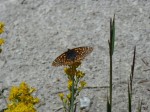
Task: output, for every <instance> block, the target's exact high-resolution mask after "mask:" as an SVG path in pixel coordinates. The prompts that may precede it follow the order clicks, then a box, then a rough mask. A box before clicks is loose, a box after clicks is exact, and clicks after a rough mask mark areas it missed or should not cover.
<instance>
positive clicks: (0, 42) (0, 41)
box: [0, 38, 5, 46]
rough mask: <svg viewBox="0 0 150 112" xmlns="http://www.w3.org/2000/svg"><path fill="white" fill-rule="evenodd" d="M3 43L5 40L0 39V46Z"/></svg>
mask: <svg viewBox="0 0 150 112" xmlns="http://www.w3.org/2000/svg"><path fill="white" fill-rule="evenodd" d="M4 43H5V40H4V39H2V38H0V46H1V45H2V44H4Z"/></svg>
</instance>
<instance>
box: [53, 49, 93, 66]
mask: <svg viewBox="0 0 150 112" xmlns="http://www.w3.org/2000/svg"><path fill="white" fill-rule="evenodd" d="M71 50H73V51H75V52H76V55H75V58H74V60H72V59H68V58H67V54H68V51H66V52H64V53H63V54H61V55H60V56H58V57H57V58H56V59H55V60H54V61H53V63H52V66H62V65H64V66H66V65H72V64H73V63H74V62H80V61H81V60H83V59H84V58H85V57H86V56H87V55H88V54H90V53H91V52H92V51H93V48H92V47H77V48H74V49H71Z"/></svg>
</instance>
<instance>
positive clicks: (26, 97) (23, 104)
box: [4, 82, 39, 112]
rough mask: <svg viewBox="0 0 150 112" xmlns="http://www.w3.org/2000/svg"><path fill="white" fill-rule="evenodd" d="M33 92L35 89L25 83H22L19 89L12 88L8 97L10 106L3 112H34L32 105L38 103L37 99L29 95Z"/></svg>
mask: <svg viewBox="0 0 150 112" xmlns="http://www.w3.org/2000/svg"><path fill="white" fill-rule="evenodd" d="M34 91H35V89H34V88H31V87H29V86H28V85H27V84H26V83H25V82H22V83H21V84H20V86H19V87H17V86H14V87H12V88H11V91H10V95H9V100H10V104H8V109H7V110H5V111H4V112H36V109H35V108H34V105H35V104H37V103H38V102H39V99H38V98H34V97H33V96H32V95H31V94H32V93H33V92H34Z"/></svg>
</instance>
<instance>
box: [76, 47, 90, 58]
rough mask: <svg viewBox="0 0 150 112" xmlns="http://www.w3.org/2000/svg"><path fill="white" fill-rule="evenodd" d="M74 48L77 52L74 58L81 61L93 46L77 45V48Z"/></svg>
mask: <svg viewBox="0 0 150 112" xmlns="http://www.w3.org/2000/svg"><path fill="white" fill-rule="evenodd" d="M74 50H75V51H76V53H77V56H76V59H75V60H76V61H81V60H83V59H84V58H85V57H86V56H87V55H89V54H90V53H91V52H92V51H93V48H92V47H78V48H74Z"/></svg>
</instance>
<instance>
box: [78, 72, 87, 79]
mask: <svg viewBox="0 0 150 112" xmlns="http://www.w3.org/2000/svg"><path fill="white" fill-rule="evenodd" d="M76 76H77V77H78V78H83V77H84V76H85V73H83V72H82V71H77V73H76Z"/></svg>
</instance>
